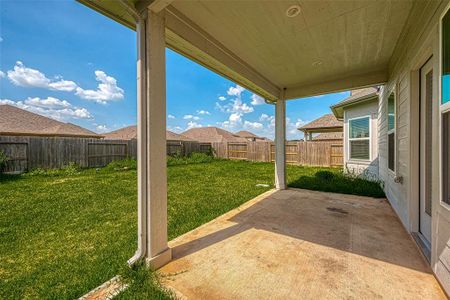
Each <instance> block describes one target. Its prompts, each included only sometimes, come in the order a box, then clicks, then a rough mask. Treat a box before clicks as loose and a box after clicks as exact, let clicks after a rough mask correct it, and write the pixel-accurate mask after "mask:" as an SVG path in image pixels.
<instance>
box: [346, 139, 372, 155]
mask: <svg viewBox="0 0 450 300" xmlns="http://www.w3.org/2000/svg"><path fill="white" fill-rule="evenodd" d="M350 158H353V159H365V160H368V159H370V153H369V140H368V139H367V140H353V141H350Z"/></svg>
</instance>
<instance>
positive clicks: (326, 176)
mask: <svg viewBox="0 0 450 300" xmlns="http://www.w3.org/2000/svg"><path fill="white" fill-rule="evenodd" d="M315 176H316V177H317V178H319V179H322V180H325V181H328V180H332V179H333V178H334V176H335V175H334V173H333V172H330V171H326V170H321V171H317V172H316V174H315Z"/></svg>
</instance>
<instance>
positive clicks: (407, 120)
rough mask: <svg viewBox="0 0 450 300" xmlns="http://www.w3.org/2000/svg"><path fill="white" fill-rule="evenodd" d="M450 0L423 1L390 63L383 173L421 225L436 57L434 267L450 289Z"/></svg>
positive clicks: (409, 218) (397, 204) (413, 222)
mask: <svg viewBox="0 0 450 300" xmlns="http://www.w3.org/2000/svg"><path fill="white" fill-rule="evenodd" d="M448 4H449V1H429V2H425V1H423V2H420V1H419V2H417V3H416V6H415V8H413V11H412V12H411V17H410V20H413V21H411V23H410V24H407V25H406V26H407V27H406V28H405V30H404V32H406V34H404V35H403V36H402V37H401V39H400V41H399V43H398V45H397V47H396V50H395V52H394V56H393V58H392V60H391V62H390V65H389V80H388V82H387V84H386V85H385V86H384V87H383V88H382V90H381V92H380V103H379V110H378V116H379V118H378V144H379V176H380V179H381V180H382V181H383V183H384V190H385V192H386V196H387V198H388V200H389V202H390V203H391V205H392V207H393V208H394V210H395V211H396V213H397V214H398V216H399V217H400V219H401V221H402V223H403V225H404V226H405V228H406V229H407V230H408V231H409V232H418V231H419V176H420V175H419V150H418V147H419V108H418V106H419V97H420V95H419V82H420V81H419V74H420V73H419V72H420V68H421V67H422V66H423V65H424V64H425V63H426V62H427V61H428V60H429V59H432V64H433V98H434V99H433V108H432V109H433V113H432V120H433V121H432V122H433V125H432V127H433V128H432V144H433V148H432V157H433V159H432V161H433V165H432V172H433V174H432V178H433V180H432V185H433V186H432V235H431V239H432V240H431V241H430V242H431V267H432V269H433V271H434V273H435V274H436V277H437V278H438V280H439V281H440V283H441V284H442V286H443V287H444V289H445V290H446V292H447V293H450V271H449V270H450V207H449V206H448V205H445V204H444V203H441V202H440V197H441V195H440V192H439V191H440V185H441V178H440V174H439V168H440V158H439V145H440V135H439V129H440V114H439V103H440V98H439V95H440V91H439V86H438V82H439V80H440V77H439V76H440V74H439V55H440V48H439V20H440V17H441V15H442V13H443V12H444V10H445V9H446V7H447V6H448ZM392 91H394V92H395V93H396V162H395V166H396V167H395V169H396V170H395V172H392V171H391V170H389V169H388V147H387V130H388V129H387V127H388V125H387V100H388V97H389V95H390V93H391V92H392Z"/></svg>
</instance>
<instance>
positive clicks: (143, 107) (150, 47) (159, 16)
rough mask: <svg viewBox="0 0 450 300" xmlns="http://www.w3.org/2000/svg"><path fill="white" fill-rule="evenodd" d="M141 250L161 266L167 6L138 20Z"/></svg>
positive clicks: (167, 253)
mask: <svg viewBox="0 0 450 300" xmlns="http://www.w3.org/2000/svg"><path fill="white" fill-rule="evenodd" d="M137 32H138V56H139V59H138V143H139V145H138V231H139V233H138V234H139V235H138V251H137V252H136V254H135V256H133V257H132V258H131V259H130V260H129V263H134V262H135V261H136V260H137V259H140V258H145V259H146V260H147V261H148V262H149V263H150V265H151V266H152V267H153V268H159V267H161V266H163V265H164V264H166V263H167V262H169V261H170V260H171V258H172V253H171V249H170V248H169V247H168V245H167V165H166V60H165V51H166V49H165V23H164V11H162V12H159V13H154V12H152V11H151V10H148V11H146V13H145V15H144V16H142V17H141V19H140V21H139V25H138V31H137Z"/></svg>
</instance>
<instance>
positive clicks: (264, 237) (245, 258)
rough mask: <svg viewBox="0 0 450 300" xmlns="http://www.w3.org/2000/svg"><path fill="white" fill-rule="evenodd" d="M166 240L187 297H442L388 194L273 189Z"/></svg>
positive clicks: (169, 269)
mask: <svg viewBox="0 0 450 300" xmlns="http://www.w3.org/2000/svg"><path fill="white" fill-rule="evenodd" d="M211 201H213V199H211ZM170 246H171V247H172V248H173V261H172V262H171V263H169V264H168V265H166V266H165V267H163V268H162V269H161V272H162V273H163V274H165V284H167V285H168V286H171V287H173V288H174V289H176V290H177V291H179V292H180V293H181V294H182V295H184V296H186V297H188V298H196V299H198V298H202V299H203V298H204V299H212V298H221V299H224V298H225V299H232V298H233V299H236V298H263V299H264V298H266V299H267V298H271V299H274V298H298V297H299V296H301V297H302V298H317V297H320V298H348V297H350V298H351V297H354V298H368V297H370V298H378V297H389V298H392V297H396V296H398V297H399V298H409V299H412V298H422V299H423V298H426V299H440V298H444V297H445V296H444V295H443V293H442V291H441V290H440V287H439V285H438V283H437V281H436V280H435V279H434V277H433V275H432V274H431V270H430V269H429V266H428V265H427V264H426V263H425V260H424V259H423V258H422V257H421V255H420V254H419V252H418V250H417V248H416V246H415V245H414V244H413V242H412V240H411V239H410V236H409V234H408V233H407V232H406V231H405V230H404V228H403V227H402V225H401V223H400V221H399V220H398V218H397V217H396V215H395V214H394V212H393V211H392V209H391V207H390V206H389V204H388V203H387V201H386V200H384V199H381V200H380V199H373V198H366V197H359V196H352V195H340V194H332V193H323V192H313V191H307V190H294V189H291V190H286V191H276V192H274V191H271V192H268V193H265V194H263V195H261V196H259V197H257V198H255V199H253V200H251V201H250V202H248V203H246V204H245V205H244V206H242V207H240V208H238V209H236V210H234V211H231V212H229V213H227V214H225V215H223V216H221V217H219V218H217V219H216V220H214V221H212V222H210V223H208V224H205V225H203V226H201V227H199V228H197V229H196V230H194V231H192V232H190V233H187V234H185V235H183V236H181V237H179V238H177V239H175V240H173V241H172V242H171V243H170Z"/></svg>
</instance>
